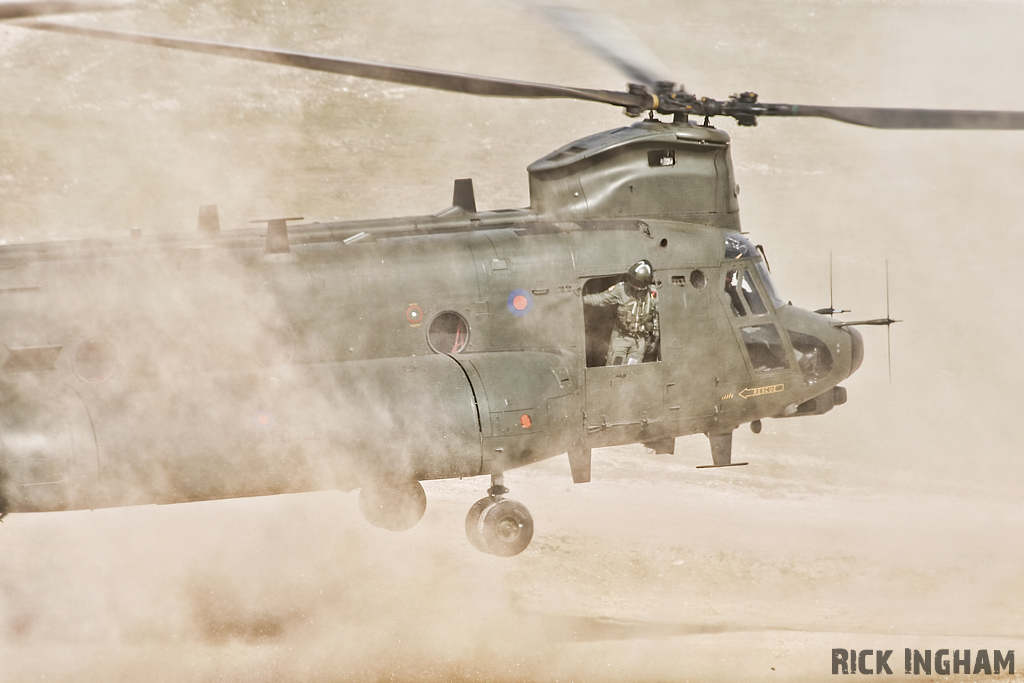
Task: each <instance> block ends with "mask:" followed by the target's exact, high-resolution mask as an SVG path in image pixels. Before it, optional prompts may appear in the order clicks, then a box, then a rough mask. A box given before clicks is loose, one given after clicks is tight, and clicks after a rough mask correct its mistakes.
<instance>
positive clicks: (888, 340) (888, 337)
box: [815, 259, 903, 383]
mask: <svg viewBox="0 0 1024 683" xmlns="http://www.w3.org/2000/svg"><path fill="white" fill-rule="evenodd" d="M822 311H824V309H822V310H819V311H815V313H821V312H822ZM898 322H903V321H902V320H893V319H892V317H891V316H890V315H889V259H886V260H885V317H884V318H874V319H873V320H854V321H852V322H846V323H839V324H837V325H836V327H853V326H854V325H885V347H886V349H885V352H886V356H887V358H888V361H889V382H890V383H892V334H891V332H890V330H889V327H890V326H891V325H892V324H893V323H898Z"/></svg>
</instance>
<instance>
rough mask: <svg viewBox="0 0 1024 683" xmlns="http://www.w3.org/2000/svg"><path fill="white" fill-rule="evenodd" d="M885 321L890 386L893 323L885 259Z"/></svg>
mask: <svg viewBox="0 0 1024 683" xmlns="http://www.w3.org/2000/svg"><path fill="white" fill-rule="evenodd" d="M885 319H886V320H888V321H890V322H889V324H888V325H886V326H885V353H886V356H887V357H888V359H889V384H892V323H893V322H895V321H893V319H892V316H891V315H889V259H885Z"/></svg>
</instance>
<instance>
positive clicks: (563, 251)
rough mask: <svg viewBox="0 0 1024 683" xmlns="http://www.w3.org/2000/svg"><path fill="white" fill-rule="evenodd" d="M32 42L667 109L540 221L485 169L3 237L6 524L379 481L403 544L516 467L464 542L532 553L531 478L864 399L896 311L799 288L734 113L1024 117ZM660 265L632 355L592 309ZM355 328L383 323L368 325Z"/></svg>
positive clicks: (872, 122) (603, 137)
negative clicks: (462, 492)
mask: <svg viewBox="0 0 1024 683" xmlns="http://www.w3.org/2000/svg"><path fill="white" fill-rule="evenodd" d="M21 25H23V26H30V27H32V28H36V29H43V30H50V31H57V32H64V33H70V34H77V35H83V36H88V37H93V38H103V39H113V40H122V41H129V42H136V43H142V44H148V45H156V46H161V47H165V48H174V49H183V50H190V51H194V52H201V53H207V54H212V55H219V56H232V57H236V58H243V59H249V60H255V61H263V62H269V63H274V64H284V65H290V66H295V67H300V68H306V69H314V70H320V71H328V72H332V73H340V74H347V75H354V76H359V77H363V78H371V79H375V80H382V81H388V82H395V83H403V84H407V85H416V86H422V87H429V88H434V89H440V90H449V91H454V92H462V93H469V94H475V95H485V96H501V97H528V98H550V97H556V98H570V99H579V100H584V101H590V102H595V103H604V104H611V105H613V106H617V107H621V108H623V109H624V110H625V112H626V114H627V115H630V116H632V117H635V118H639V119H641V120H639V121H637V122H636V123H635V124H633V125H631V126H627V127H622V128H618V129H615V130H610V131H606V132H603V133H597V134H595V135H591V136H587V137H584V138H582V139H580V140H577V141H574V142H571V143H569V144H567V145H565V146H563V147H561V148H559V149H557V150H555V151H553V152H551V153H550V154H547V155H546V156H544V157H542V158H541V159H540V160H538V161H537V162H535V163H534V164H532V165H531V166H530V167H529V168H528V169H527V170H528V173H529V183H530V205H529V206H528V207H526V208H521V209H504V210H495V211H478V210H477V207H476V201H475V196H474V192H473V189H472V182H471V181H470V180H468V179H459V180H456V181H455V184H454V189H453V196H452V203H451V206H450V207H448V208H446V209H443V210H442V211H440V212H438V213H437V214H434V215H430V216H414V217H408V218H399V219H380V220H365V221H344V222H329V223H307V224H297V223H296V221H299V220H304V219H300V218H298V217H294V218H292V217H287V218H271V219H267V220H265V221H261V223H262V224H264V227H257V228H249V229H242V230H230V231H228V230H221V229H220V226H219V218H218V215H217V212H216V209H215V208H214V207H212V206H208V207H203V208H201V209H200V215H199V221H198V228H197V230H196V231H194V232H190V233H182V234H170V235H148V234H146V235H144V234H142V233H141V232H139V231H131V232H129V233H128V234H126V235H125V236H124V237H123V238H122V239H103V240H77V241H64V242H46V243H37V244H19V245H7V246H3V247H0V294H2V295H3V296H2V297H0V311H2V313H0V320H2V323H0V334H2V336H3V338H2V340H3V342H4V344H5V345H6V347H7V356H6V358H5V360H4V362H3V364H2V366H0V387H2V390H0V392H2V393H0V395H2V396H3V397H4V398H3V401H4V410H3V411H2V414H0V441H2V443H3V460H2V470H0V512H2V513H9V512H28V511H50V510H67V509H84V508H96V507H111V506H120V505H134V504H144V503H176V502H187V501H198V500H211V499H217V498H230V497H241V496H256V495H271V494H280V493H291V492H301V491H311V490H319V489H340V490H353V489H356V488H358V489H359V501H360V509H361V511H362V512H363V515H364V516H365V517H366V519H367V520H368V521H369V522H370V523H371V524H374V525H376V526H380V527H382V528H385V529H392V530H402V529H406V528H410V527H411V526H413V525H414V524H415V523H416V522H418V520H419V519H420V518H421V517H422V515H423V514H424V510H425V507H426V498H425V494H424V491H423V488H422V485H421V484H420V482H421V481H423V480H428V479H441V478H453V477H472V476H480V475H490V477H491V487H490V488H489V489H488V491H487V495H486V496H485V497H483V498H481V499H480V500H479V501H477V502H476V503H475V504H474V505H473V506H472V507H471V508H470V511H469V513H468V515H467V518H466V532H467V536H468V538H469V540H470V542H471V543H472V544H473V545H474V547H476V548H477V549H479V550H481V551H483V552H487V553H491V554H494V555H499V556H512V555H515V554H517V553H519V552H522V551H523V550H524V549H525V548H526V547H527V546H528V545H529V542H530V540H531V538H532V535H533V520H532V517H531V516H530V514H529V511H528V510H527V509H526V507H525V506H524V505H522V504H521V503H519V502H517V501H514V500H512V499H510V498H508V497H506V494H507V493H508V490H507V488H506V487H505V480H504V473H505V472H506V471H509V470H512V469H515V468H517V467H521V466H524V465H527V464H530V463H533V462H537V461H539V460H543V459H546V458H552V457H556V456H560V455H562V454H567V457H568V460H569V464H570V469H571V472H572V478H573V480H574V481H575V482H579V483H582V482H586V481H589V479H590V469H591V467H590V463H591V458H592V451H593V449H595V448H601V447H605V446H612V445H619V444H630V443H641V444H644V445H646V446H648V447H649V448H651V449H653V450H654V451H655V452H658V453H666V454H670V453H672V452H673V451H674V444H675V439H676V437H679V436H684V435H690V434H705V435H707V436H708V439H709V443H710V448H711V455H712V458H711V461H712V464H711V465H710V467H728V466H735V465H740V464H742V463H734V462H732V435H733V432H734V431H735V430H736V429H737V428H738V427H739V426H741V425H744V424H750V425H751V427H752V428H753V429H755V430H757V429H759V428H760V424H761V420H763V419H768V418H785V417H801V416H810V415H821V414H824V413H827V412H829V411H830V410H832V409H833V408H834V407H835V406H836V405H841V404H843V403H845V402H846V398H847V396H846V391H845V390H844V388H843V387H842V386H841V385H840V383H841V382H842V381H844V380H845V379H846V378H847V377H849V376H850V375H851V374H853V373H854V372H856V371H857V369H858V368H859V366H860V364H861V362H862V360H863V358H864V342H863V339H862V337H861V335H860V334H859V333H858V332H857V330H856V326H857V325H858V324H885V325H888V324H891V322H892V321H891V320H890V319H889V318H885V319H878V320H868V321H852V322H842V321H839V320H836V319H834V317H833V316H832V315H831V313H834V311H832V310H828V311H822V312H816V311H810V310H803V309H800V308H797V307H795V306H792V305H791V304H790V303H788V302H786V301H785V300H784V299H783V298H782V297H781V296H780V294H779V293H778V291H777V290H776V288H775V286H774V284H773V282H772V278H771V274H770V272H769V270H768V266H767V261H766V259H765V257H764V254H763V250H761V249H759V248H758V247H757V246H756V245H754V244H753V243H752V242H750V241H749V239H748V238H747V237H746V236H745V235H744V234H743V232H742V230H741V226H740V221H739V206H738V198H737V195H738V192H737V185H736V181H735V177H734V172H733V169H732V162H731V157H730V137H729V135H728V134H727V133H726V132H725V131H722V130H720V129H717V128H714V127H712V126H711V125H710V121H711V119H712V118H713V117H716V116H727V117H731V118H733V119H735V120H736V121H737V123H739V124H740V125H754V124H756V122H757V119H758V118H759V117H761V116H775V117H783V116H785V117H795V116H817V117H824V118H831V119H834V120H837V121H841V122H846V123H855V124H860V125H867V126H873V127H882V128H922V129H927V128H932V129H934V128H988V129H1019V128H1022V127H1024V114H1021V113H1019V112H979V111H962V110H921V109H891V108H871V107H868V108H849V107H824V106H803V105H799V106H798V105H788V104H765V103H760V102H759V101H758V97H757V96H756V95H755V94H754V93H751V92H746V93H742V94H739V95H735V96H733V97H731V98H729V99H727V100H723V101H719V100H713V99H709V98H700V97H697V96H695V95H693V94H690V93H689V92H687V91H686V90H685V89H684V88H683V87H681V86H678V85H676V84H674V83H673V82H671V81H669V80H667V79H665V78H663V77H662V76H661V74H655V73H651V72H649V71H648V70H647V69H645V68H643V67H641V66H638V65H635V64H633V63H632V62H631V61H630V60H629V59H627V58H621V59H618V61H619V63H620V64H622V65H624V68H625V70H626V71H627V74H628V75H629V77H630V79H631V80H632V81H635V82H634V83H631V84H630V85H629V86H628V88H627V90H625V91H622V92H616V91H604V90H591V89H583V88H568V87H563V86H556V85H547V84H535V83H526V82H519V81H509V80H504V79H494V78H487V77H482V76H469V75H464V74H454V73H448V72H441V71H436V70H430V69H418V68H413V67H400V66H393V65H387V64H376V63H369V62H363V61H358V60H348V59H340V58H334V57H326V56H321V55H310V54H304V53H295V52H286V51H281V50H268V49H263V48H253V47H247V46H239V45H227V44H221V43H211V42H206V41H197V40H191V39H184V38H171V37H165V36H152V35H144V34H138V33H128V32H119V31H109V30H104V29H95V28H83V27H78V26H71V25H67V24H53V23H41V22H34V23H31V24H28V23H23V24H21ZM644 115H646V118H642V117H644ZM660 117H668V119H669V120H661V118H660ZM641 261H646V262H648V263H649V264H650V266H651V269H652V278H653V279H652V282H651V285H650V287H651V294H652V295H654V294H656V298H657V301H658V304H657V309H658V338H657V341H658V344H657V349H656V351H655V352H654V353H652V354H651V355H650V356H649V357H645V358H644V359H643V361H644V362H638V363H634V364H619V365H615V364H611V365H608V364H607V356H608V354H607V350H608V345H609V338H610V335H611V333H612V330H613V329H614V327H615V325H616V320H615V316H614V314H613V313H612V312H611V311H609V310H607V309H595V308H592V307H588V306H587V305H586V304H585V298H586V297H588V296H591V295H594V294H597V293H599V292H602V291H606V290H608V289H609V288H612V287H615V286H616V285H617V283H619V282H620V281H622V280H623V279H624V277H625V276H626V275H627V273H629V272H630V269H631V267H632V266H633V265H634V264H636V263H638V262H641ZM382 270H384V271H386V272H387V273H388V277H387V278H380V277H379V274H380V272H381V271H382ZM385 283H386V284H385ZM154 300H159V301H161V302H162V304H161V306H160V307H159V308H155V307H154V306H153V305H152V302H153V301H154ZM44 301H45V302H46V305H42V302H44ZM200 323H201V324H200ZM353 323H355V324H357V325H358V327H359V329H362V330H367V331H372V332H373V333H374V334H352V332H351V329H350V325H351V324H353ZM652 347H653V345H652ZM182 377H187V378H188V382H186V383H182V382H181V381H180V380H181V378H182ZM154 405H156V406H161V407H162V409H161V410H152V406H154Z"/></svg>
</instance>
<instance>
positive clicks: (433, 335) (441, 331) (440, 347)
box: [427, 311, 469, 353]
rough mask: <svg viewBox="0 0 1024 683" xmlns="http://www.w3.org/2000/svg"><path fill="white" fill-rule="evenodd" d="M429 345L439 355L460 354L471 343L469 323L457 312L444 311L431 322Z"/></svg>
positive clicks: (428, 336) (428, 330)
mask: <svg viewBox="0 0 1024 683" xmlns="http://www.w3.org/2000/svg"><path fill="white" fill-rule="evenodd" d="M427 343H428V344H430V348H432V349H434V351H437V352H438V353H460V352H462V351H463V350H464V349H465V348H466V344H468V343H469V323H467V322H466V319H465V318H463V317H462V316H461V315H459V314H458V313H456V312H455V311H442V312H440V313H438V314H437V315H436V316H434V319H433V320H431V321H430V327H429V328H427Z"/></svg>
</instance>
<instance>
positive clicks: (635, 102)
mask: <svg viewBox="0 0 1024 683" xmlns="http://www.w3.org/2000/svg"><path fill="white" fill-rule="evenodd" d="M18 25H19V26H24V27H26V28H35V29H41V30H44V31H56V32H58V33H69V34H71V35H78V36H87V37H90V38H105V39H107V40H119V41H123V42H127V43H140V44H143V45H156V46H158V47H168V48H173V49H176V50H186V51H189V52H199V53H203V54H210V55H220V56H224V57H235V58H237V59H247V60H250V61H255V62H266V63H268V64H280V65H283V66H292V67H298V68H300V69H310V70H312V71H326V72H328V73H335V74H342V75H346V76H357V77H359V78H369V79H372V80H376V81H386V82H389V83H401V84H403V85H413V86H418V87H421V88H433V89H435V90H447V91H450V92H458V93H466V94H469V95H484V96H490V97H519V98H562V99H572V100H584V101H589V102H603V103H605V104H614V105H618V106H621V107H627V108H630V109H636V110H638V111H643V110H645V109H649V108H651V107H652V106H653V103H654V98H652V97H651V96H650V95H648V94H646V93H628V92H615V91H611V90H592V89H589V88H570V87H566V86H560V85H548V84H545V83H529V82H526V81H512V80H506V79H502V78H490V77H487V76H472V75H468V74H460V73H452V72H448V71H437V70H434V69H420V68H416V67H410V66H397V65H394V64H382V63H379V62H365V61H362V60H358V59H343V58H340V57H328V56H325V55H314V54H308V53H304V52H291V51H288V50H273V49H267V48H258V47H247V46H244V45H232V44H229V43H216V42H212V41H205V40H194V39H190V38H170V37H165V36H155V35H149V34H145V33H130V32H126V31H110V30H106V29H97V28H85V27H81V26H71V25H69V24H54V23H49V22H42V21H27V22H21V23H19V24H18Z"/></svg>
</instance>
